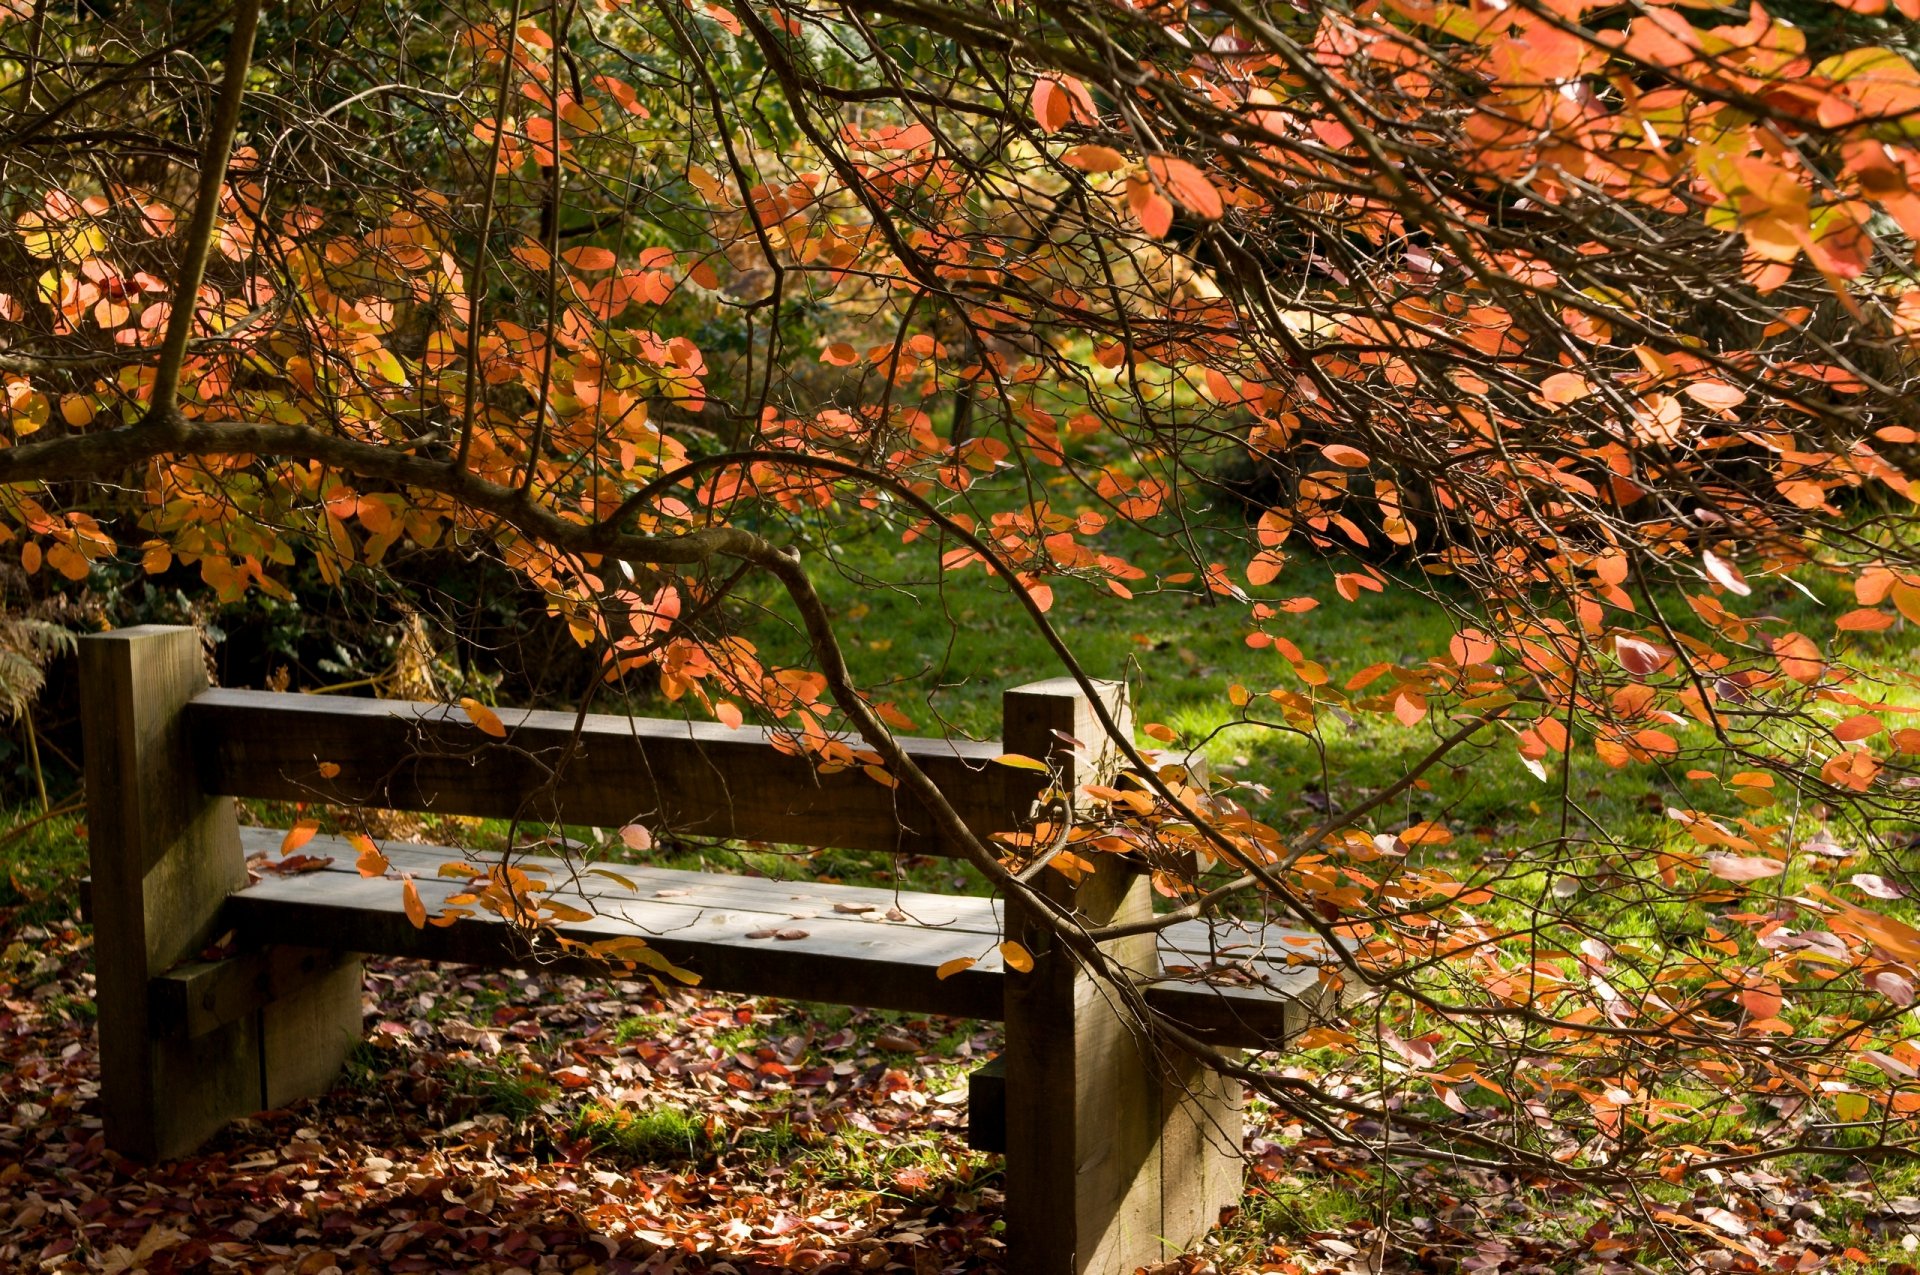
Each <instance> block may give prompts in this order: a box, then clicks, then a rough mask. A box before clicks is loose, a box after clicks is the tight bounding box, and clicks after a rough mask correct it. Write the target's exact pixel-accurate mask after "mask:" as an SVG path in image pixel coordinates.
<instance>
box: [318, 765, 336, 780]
mask: <svg viewBox="0 0 1920 1275" xmlns="http://www.w3.org/2000/svg"><path fill="white" fill-rule="evenodd" d="M339 773H340V763H339V762H335V761H323V762H321V763H320V778H322V779H332V778H333V777H334V776H335V775H338V774H339Z"/></svg>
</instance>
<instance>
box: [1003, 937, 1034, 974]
mask: <svg viewBox="0 0 1920 1275" xmlns="http://www.w3.org/2000/svg"><path fill="white" fill-rule="evenodd" d="M1000 959H1001V960H1003V961H1005V962H1006V963H1007V968H1008V969H1010V970H1018V971H1019V972H1020V973H1022V974H1031V973H1032V972H1033V953H1031V952H1029V951H1027V949H1026V948H1024V947H1021V946H1020V945H1019V944H1018V943H1015V942H1014V941H1013V940H1012V939H1008V940H1007V941H1006V942H1005V943H1002V944H1001V945H1000Z"/></svg>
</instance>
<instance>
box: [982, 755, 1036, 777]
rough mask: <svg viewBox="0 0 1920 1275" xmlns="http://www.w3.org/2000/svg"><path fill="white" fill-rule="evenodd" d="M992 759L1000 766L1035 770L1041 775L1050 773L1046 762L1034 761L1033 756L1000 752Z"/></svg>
mask: <svg viewBox="0 0 1920 1275" xmlns="http://www.w3.org/2000/svg"><path fill="white" fill-rule="evenodd" d="M993 760H994V761H996V762H998V763H999V764H1000V765H1002V766H1011V767H1013V768H1014V769H1015V770H1037V771H1039V772H1040V773H1041V774H1043V775H1045V774H1048V773H1050V772H1049V771H1048V769H1047V763H1045V762H1043V761H1035V760H1034V759H1033V758H1031V757H1026V756H1023V755H1021V754H1020V753H1001V754H1000V755H999V756H998V757H996V758H994V759H993Z"/></svg>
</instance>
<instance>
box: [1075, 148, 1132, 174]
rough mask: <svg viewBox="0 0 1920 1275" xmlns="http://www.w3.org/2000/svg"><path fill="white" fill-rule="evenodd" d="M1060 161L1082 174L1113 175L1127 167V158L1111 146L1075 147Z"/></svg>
mask: <svg viewBox="0 0 1920 1275" xmlns="http://www.w3.org/2000/svg"><path fill="white" fill-rule="evenodd" d="M1060 160H1061V162H1062V163H1064V164H1067V165H1069V166H1071V167H1073V168H1077V169H1079V170H1080V171H1081V172H1083V173H1115V172H1118V171H1120V170H1121V169H1123V168H1125V167H1126V166H1127V157H1126V156H1125V155H1122V154H1121V153H1120V152H1119V151H1117V150H1114V149H1113V148H1112V147H1111V146H1075V147H1073V148H1072V149H1071V150H1069V151H1067V153H1066V154H1064V155H1062V156H1061V157H1060Z"/></svg>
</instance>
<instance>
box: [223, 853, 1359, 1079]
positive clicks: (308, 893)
mask: <svg viewBox="0 0 1920 1275" xmlns="http://www.w3.org/2000/svg"><path fill="white" fill-rule="evenodd" d="M282 836H283V834H282V833H280V832H278V831H276V830H273V829H263V828H249V829H243V830H242V844H243V845H244V846H245V847H246V850H247V852H248V854H249V855H250V856H252V855H259V854H266V855H269V856H272V857H277V856H278V852H279V847H280V842H281V838H282ZM381 852H382V853H383V854H385V855H386V856H387V859H388V861H389V863H391V864H392V865H393V867H394V868H395V869H396V870H397V871H401V872H409V873H412V874H413V876H414V880H415V885H416V887H417V888H418V889H419V891H420V897H421V900H422V901H423V902H424V903H425V904H426V907H427V911H428V912H429V913H430V914H431V913H436V912H438V911H439V910H440V909H441V908H442V907H443V906H445V904H446V900H447V898H448V897H449V896H450V895H453V894H457V893H459V892H461V891H462V890H463V889H464V888H465V885H466V883H465V881H464V880H462V879H460V878H457V877H442V876H439V875H437V874H438V871H439V868H440V865H442V864H444V863H467V864H470V865H472V867H473V868H474V870H475V871H476V872H480V871H484V870H485V869H486V867H487V866H489V863H490V862H491V860H490V858H489V857H488V856H484V855H474V854H471V853H469V852H466V851H461V850H456V849H448V848H444V847H438V846H417V845H402V844H388V845H384V846H382V847H381ZM301 853H303V854H306V855H311V856H315V857H324V858H331V859H332V862H331V863H329V864H327V865H326V866H325V867H324V868H322V869H320V870H317V871H312V872H302V873H297V874H290V875H274V874H272V873H267V874H263V875H262V877H261V879H260V880H259V881H258V882H257V883H256V884H254V885H252V886H250V887H248V888H247V889H245V890H242V891H239V892H237V893H235V894H234V895H232V896H230V897H229V899H228V904H227V908H228V912H227V916H228V924H230V925H232V926H233V927H234V928H235V929H237V930H238V931H239V936H240V938H241V939H242V941H243V942H245V943H248V944H266V943H272V942H284V941H285V939H286V937H287V936H288V935H291V934H298V935H301V936H302V938H303V941H305V942H309V943H325V944H328V945H331V946H335V947H337V948H339V949H340V950H343V951H355V952H371V953H379V954H382V955H387V956H410V957H418V958H422V959H427V960H436V961H453V962H459V963H462V964H472V965H494V966H499V965H507V966H533V965H537V964H542V963H543V962H542V958H541V957H539V956H533V955H530V954H529V952H528V951H527V949H526V947H525V945H524V942H523V941H522V940H521V938H520V937H519V936H517V935H515V934H514V933H513V932H512V931H511V930H510V928H509V927H508V926H507V925H506V924H505V923H504V922H502V921H501V920H500V919H499V918H498V917H495V916H492V915H489V914H485V913H478V914H475V915H473V916H470V917H465V918H462V919H461V920H460V921H457V922H455V923H454V924H453V925H450V926H445V927H440V926H434V925H431V924H430V925H428V926H426V927H425V928H423V929H416V928H415V927H414V926H413V924H412V922H411V921H409V920H408V919H407V917H406V913H405V909H404V906H403V903H402V895H401V890H400V888H399V885H398V883H397V882H395V881H393V880H390V879H388V880H383V879H380V878H365V877H362V876H360V875H359V873H358V871H357V870H356V869H355V867H354V860H355V853H356V852H355V851H354V849H353V847H352V846H351V845H349V844H348V843H347V842H346V840H345V839H344V838H339V837H332V836H315V837H314V838H313V839H312V840H311V841H309V842H308V843H307V844H306V845H304V846H303V847H302V848H301ZM514 863H515V864H516V866H519V867H520V868H522V869H523V870H526V869H531V868H545V869H547V870H548V875H547V878H546V879H547V880H549V881H551V882H553V883H555V884H560V883H563V882H564V883H566V884H565V885H564V886H563V888H561V889H559V890H558V891H556V892H554V894H553V896H552V897H554V898H555V899H556V900H558V901H560V902H563V903H567V904H569V905H571V906H574V907H578V908H581V909H583V910H589V911H592V912H594V913H595V914H596V915H595V916H594V917H593V918H592V919H590V920H587V921H579V922H563V923H561V924H559V925H558V927H557V932H558V933H559V934H561V935H564V936H566V937H567V938H569V939H573V940H575V941H577V942H581V943H594V942H598V941H601V940H603V939H609V938H617V937H624V936H637V937H640V938H644V939H645V940H646V941H647V943H648V945H649V946H651V947H652V948H654V949H655V950H656V951H658V952H659V953H660V954H661V955H662V956H664V957H666V958H667V959H669V960H671V961H673V962H674V963H676V964H678V965H682V966H685V967H687V968H689V969H691V970H694V971H696V972H697V973H699V974H700V976H701V985H702V986H704V987H708V988H712V989H714V990H717V991H727V992H741V993H748V994H753V995H764V996H779V997H784V998H788V999H794V1000H814V1001H831V1002H836V1003H841V1004H852V1005H867V1006H871V1007H873V1008H877V1009H895V1010H903V1011H907V1012H912V1013H928V1014H949V1015H954V1016H957V1017H964V1018H979V1019H988V1020H998V1019H999V1018H1001V1016H1002V1014H1003V1005H1002V992H1001V981H1002V979H1003V978H1004V977H1006V971H1005V967H1004V963H1003V961H1002V959H1001V956H1000V952H999V949H998V944H999V941H1000V936H1001V928H1002V921H1001V909H1000V906H999V903H998V901H997V900H996V899H993V898H982V897H974V896H968V895H949V894H928V893H922V892H918V891H910V890H899V891H895V890H887V889H881V888H875V887H869V886H851V885H828V884H823V883H820V882H816V881H772V880H766V879H763V878H756V877H734V876H724V875H720V874H717V873H710V872H687V871H679V870H675V869H669V868H655V867H647V866H642V865H630V864H618V863H615V864H606V865H587V864H576V865H574V867H575V869H579V868H584V867H588V866H604V867H605V868H606V869H607V870H608V871H611V872H617V873H618V874H619V875H620V876H622V877H624V878H626V879H627V880H628V881H630V882H632V883H633V884H634V885H635V886H636V887H638V888H637V889H635V890H631V891H630V890H627V889H626V888H625V887H624V886H622V885H620V884H618V883H616V882H614V881H612V880H609V879H607V878H604V877H601V876H598V875H593V874H587V873H584V872H579V873H577V874H576V875H573V876H571V877H570V876H569V875H568V873H569V867H568V865H566V864H565V863H563V862H562V861H560V860H557V859H553V858H547V857H542V856H532V855H516V856H515V857H514ZM836 905H838V906H836ZM895 918H905V919H895ZM768 931H773V932H774V933H776V934H778V933H785V934H788V935H791V936H793V937H790V938H784V939H783V938H778V937H769V936H767V932H768ZM753 935H760V936H761V937H751V936H753ZM1299 939H1300V936H1299V934H1298V932H1297V931H1291V930H1287V929H1284V928H1283V927H1280V926H1273V925H1266V926H1262V925H1258V924H1252V925H1247V924H1242V923H1232V922H1216V923H1215V924H1214V925H1213V926H1212V927H1211V928H1210V927H1209V925H1208V924H1207V923H1206V922H1200V921H1189V922H1185V923H1183V924H1181V925H1176V926H1174V927H1172V928H1170V929H1169V930H1167V931H1166V932H1165V933H1163V934H1162V936H1161V939H1160V960H1161V964H1162V966H1163V968H1165V967H1170V968H1171V969H1173V970H1185V969H1191V970H1193V971H1195V973H1193V974H1191V975H1188V974H1180V973H1176V974H1172V975H1170V976H1168V977H1166V978H1163V979H1161V980H1159V981H1157V982H1155V983H1153V984H1151V985H1150V986H1149V987H1148V990H1147V995H1148V1000H1149V1003H1150V1004H1152V1005H1153V1006H1154V1008H1155V1009H1158V1010H1161V1011H1163V1012H1165V1013H1167V1014H1169V1015H1170V1016H1171V1017H1173V1018H1174V1019H1176V1020H1177V1021H1179V1022H1181V1023H1182V1024H1184V1025H1186V1026H1188V1027H1189V1028H1191V1029H1193V1030H1194V1031H1195V1033H1196V1034H1197V1035H1200V1036H1202V1037H1203V1038H1205V1039H1207V1040H1209V1041H1210V1042H1212V1043H1214V1044H1218V1045H1221V1046H1223V1047H1233V1048H1242V1047H1255V1048H1257V1047H1261V1046H1271V1045H1277V1044H1280V1043H1282V1042H1283V1041H1284V1040H1285V1039H1286V1038H1287V1037H1289V1036H1291V1035H1293V1034H1295V1033H1297V1032H1298V1031H1299V1030H1301V1028H1302V1027H1304V1026H1305V1025H1306V1024H1307V1023H1308V1022H1309V1021H1310V1020H1311V1019H1312V1018H1313V1016H1314V1015H1315V1014H1316V1013H1317V1012H1318V1011H1319V1010H1320V1008H1321V1007H1322V1006H1323V1005H1325V1004H1326V1003H1327V999H1326V997H1325V996H1324V994H1323V992H1322V989H1321V987H1320V983H1319V977H1318V969H1317V967H1316V966H1314V965H1311V964H1295V965H1291V966H1290V965H1289V964H1288V963H1287V958H1288V956H1290V955H1292V954H1294V953H1296V952H1303V951H1305V950H1306V949H1305V948H1304V945H1302V944H1301V943H1300V941H1299ZM1290 940H1291V941H1290ZM960 957H971V958H973V959H974V960H975V962H976V963H975V964H974V965H973V966H972V967H971V968H969V969H966V970H963V971H961V972H959V973H957V974H954V975H951V976H949V977H948V978H945V979H941V978H939V977H938V976H937V974H936V971H937V969H938V968H939V966H941V965H942V964H944V963H946V962H948V961H951V960H955V959H958V958H960ZM546 959H547V960H549V961H552V962H553V963H556V964H561V965H566V966H569V967H572V968H584V969H599V968H602V967H601V966H599V965H597V964H593V963H583V962H580V961H577V960H576V961H567V960H559V959H557V954H555V953H549V954H548V955H547V958H546ZM1216 961H1217V962H1218V963H1220V964H1226V965H1233V966H1242V965H1243V966H1245V968H1246V969H1247V970H1249V971H1251V972H1252V973H1253V974H1254V975H1255V976H1257V977H1260V978H1263V979H1264V980H1265V982H1266V985H1264V986H1261V985H1237V984H1231V983H1229V984H1214V983H1207V982H1202V981H1198V980H1199V978H1200V974H1199V971H1202V970H1205V969H1207V968H1208V967H1209V964H1210V963H1212V962H1216Z"/></svg>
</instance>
